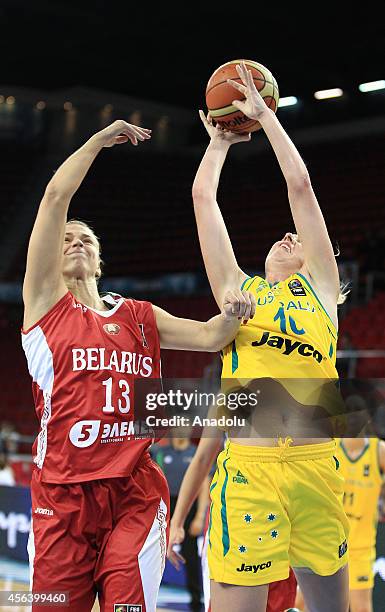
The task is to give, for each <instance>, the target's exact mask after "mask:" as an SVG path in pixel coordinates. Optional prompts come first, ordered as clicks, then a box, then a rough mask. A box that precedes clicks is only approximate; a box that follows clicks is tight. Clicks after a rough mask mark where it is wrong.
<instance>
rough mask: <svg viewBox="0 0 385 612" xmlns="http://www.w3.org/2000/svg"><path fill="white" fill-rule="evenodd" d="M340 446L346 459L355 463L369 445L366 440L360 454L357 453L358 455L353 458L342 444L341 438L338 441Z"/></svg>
mask: <svg viewBox="0 0 385 612" xmlns="http://www.w3.org/2000/svg"><path fill="white" fill-rule="evenodd" d="M340 447H341V448H342V451H343V453H344V455H345V457H346V459H347V460H348V461H349V462H350V463H357V461H359V460H360V459H361V457H362V456H363V455H364V454H365V453H366V451H367V450H368V448H369V447H370V442H366V444H365V446H364V448H363V449H362V451H361V452H360V454H359V455H358V457H356V458H355V459H352V458H351V457H350V456H349V454H348V451H347V450H346V448H345V446H344V445H343V442H342V440H341V441H340Z"/></svg>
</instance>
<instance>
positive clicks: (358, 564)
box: [349, 547, 376, 591]
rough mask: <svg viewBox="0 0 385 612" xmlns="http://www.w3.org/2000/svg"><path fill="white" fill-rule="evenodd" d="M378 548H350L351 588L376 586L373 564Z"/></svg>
mask: <svg viewBox="0 0 385 612" xmlns="http://www.w3.org/2000/svg"><path fill="white" fill-rule="evenodd" d="M375 560H376V549H375V548H374V547H371V548H359V549H355V548H350V549H349V589H350V590H351V591H353V590H356V589H372V588H373V586H374V573H373V565H374V562H375Z"/></svg>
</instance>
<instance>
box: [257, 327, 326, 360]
mask: <svg viewBox="0 0 385 612" xmlns="http://www.w3.org/2000/svg"><path fill="white" fill-rule="evenodd" d="M264 344H266V345H267V346H271V347H272V348H276V349H278V350H281V349H284V350H283V351H282V355H291V353H293V352H294V351H297V352H298V353H299V354H300V355H302V356H303V357H313V359H315V360H316V361H318V363H321V361H322V360H323V359H325V357H324V356H323V355H322V354H321V353H320V352H319V351H317V350H316V349H315V348H314V346H312V345H311V344H306V343H305V342H300V341H299V340H290V338H282V336H271V335H270V332H268V331H265V332H263V334H262V338H261V339H260V340H255V341H254V342H252V343H251V346H263V345H264Z"/></svg>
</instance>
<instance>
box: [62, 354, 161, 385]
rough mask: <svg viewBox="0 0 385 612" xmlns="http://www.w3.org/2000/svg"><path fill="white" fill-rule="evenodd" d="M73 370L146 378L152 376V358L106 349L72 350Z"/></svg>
mask: <svg viewBox="0 0 385 612" xmlns="http://www.w3.org/2000/svg"><path fill="white" fill-rule="evenodd" d="M72 370H73V371H74V372H78V371H79V370H115V371H116V372H125V373H127V374H135V375H138V374H139V375H140V376H143V377H145V378H147V377H148V376H151V374H152V357H149V356H148V355H141V354H140V353H139V354H138V353H131V352H130V351H118V350H115V349H114V350H113V351H108V350H107V349H105V348H91V347H90V348H86V349H84V348H74V349H72Z"/></svg>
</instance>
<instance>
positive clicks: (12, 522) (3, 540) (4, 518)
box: [0, 486, 31, 561]
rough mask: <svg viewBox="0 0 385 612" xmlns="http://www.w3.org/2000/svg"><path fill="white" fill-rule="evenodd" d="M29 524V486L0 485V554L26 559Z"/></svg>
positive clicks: (21, 559)
mask: <svg viewBox="0 0 385 612" xmlns="http://www.w3.org/2000/svg"><path fill="white" fill-rule="evenodd" d="M30 524H31V493H30V490H29V488H27V487H5V486H0V556H3V557H8V558H11V559H18V560H20V561H28V554H27V542H28V535H29V528H30Z"/></svg>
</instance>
